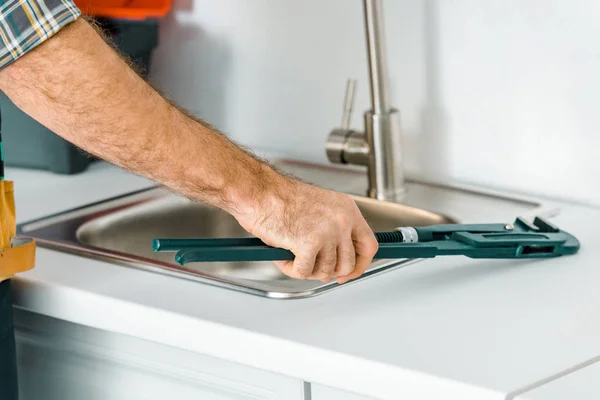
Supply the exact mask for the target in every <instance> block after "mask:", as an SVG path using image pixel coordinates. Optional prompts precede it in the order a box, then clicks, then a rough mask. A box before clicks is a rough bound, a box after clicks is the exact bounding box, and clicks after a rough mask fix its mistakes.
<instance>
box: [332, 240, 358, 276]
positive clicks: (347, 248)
mask: <svg viewBox="0 0 600 400" xmlns="http://www.w3.org/2000/svg"><path fill="white" fill-rule="evenodd" d="M355 267H356V250H355V249H354V242H353V241H352V235H351V234H350V233H348V236H347V237H346V238H344V239H343V240H342V241H341V242H340V244H339V246H338V248H337V265H336V267H335V272H334V276H336V277H341V276H346V275H349V274H351V273H352V272H353V271H354V269H355Z"/></svg>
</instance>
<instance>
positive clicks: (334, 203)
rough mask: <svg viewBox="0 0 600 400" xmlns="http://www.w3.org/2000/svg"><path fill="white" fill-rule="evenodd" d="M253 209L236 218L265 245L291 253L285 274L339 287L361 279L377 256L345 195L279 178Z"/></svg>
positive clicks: (370, 235)
mask: <svg viewBox="0 0 600 400" xmlns="http://www.w3.org/2000/svg"><path fill="white" fill-rule="evenodd" d="M275 185H277V186H276V189H275V190H274V191H272V192H270V193H269V195H268V196H267V197H266V198H265V199H264V200H263V201H262V202H261V204H260V206H259V207H257V208H256V209H254V210H252V209H250V212H249V213H247V214H241V215H239V216H236V217H237V218H238V221H239V222H240V224H241V225H242V226H243V227H244V228H245V229H246V230H248V231H249V232H251V233H252V234H254V235H255V236H257V237H259V238H261V239H262V240H263V241H264V242H265V243H267V244H268V245H271V246H274V247H280V248H285V249H287V250H291V251H292V252H293V253H294V254H295V256H296V258H295V260H294V261H280V262H277V263H276V264H277V267H278V268H279V269H280V270H281V271H282V272H283V273H284V274H286V275H288V276H291V277H294V278H300V279H318V280H321V281H323V282H328V281H330V280H331V279H332V278H337V280H338V282H339V283H344V282H346V281H348V280H350V279H354V278H357V277H359V276H360V275H362V273H363V272H364V271H365V270H366V269H367V267H368V266H369V263H370V262H371V260H372V259H373V256H374V255H375V253H376V252H377V249H378V243H377V240H376V239H375V235H374V234H373V231H372V230H371V228H370V227H369V225H368V224H367V222H366V221H365V220H364V218H363V216H362V215H361V213H360V211H359V210H358V207H357V206H356V204H355V203H354V201H352V199H351V198H349V197H348V196H345V195H342V194H339V193H336V192H331V191H326V190H321V189H318V188H315V187H313V186H310V185H307V184H304V183H301V182H297V181H295V180H292V179H287V178H283V177H281V178H280V179H277V180H276V181H274V185H273V186H274V187H275Z"/></svg>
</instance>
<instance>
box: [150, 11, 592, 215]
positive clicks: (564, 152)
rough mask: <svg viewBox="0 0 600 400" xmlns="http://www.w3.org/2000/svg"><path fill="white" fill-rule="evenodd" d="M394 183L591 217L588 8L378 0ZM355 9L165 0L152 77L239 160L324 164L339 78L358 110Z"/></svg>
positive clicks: (363, 75)
mask: <svg viewBox="0 0 600 400" xmlns="http://www.w3.org/2000/svg"><path fill="white" fill-rule="evenodd" d="M384 8H385V12H386V23H387V25H386V28H387V32H388V39H387V42H388V49H389V63H390V74H391V80H392V99H393V104H394V105H395V106H396V107H398V108H399V109H400V110H401V112H402V125H403V128H404V143H405V156H406V166H407V168H408V171H409V173H410V174H412V175H413V176H414V175H426V176H427V177H429V178H434V179H438V180H443V179H447V178H451V179H454V180H458V181H465V182H475V183H480V184H483V185H486V186H492V187H501V188H502V187H506V188H510V189H514V190H517V191H523V192H531V193H537V194H540V193H541V194H546V195H550V196H554V197H566V198H572V199H576V200H580V201H585V202H594V203H596V204H600V179H598V178H597V176H598V175H599V174H598V172H600V166H598V165H597V164H596V163H595V162H594V161H595V160H596V159H597V158H598V157H597V154H598V151H599V150H598V145H599V144H600V137H599V136H598V134H597V131H598V130H599V129H600V112H596V107H597V106H598V105H599V104H600V101H599V100H600V43H599V42H598V37H599V35H600V25H599V24H598V21H600V2H598V1H597V0H485V1H482V0H384ZM362 18H363V17H362V1H360V0H295V1H292V0H252V1H249V0H219V1H211V0H195V1H194V0H180V1H177V0H176V1H175V11H174V13H172V15H170V16H169V18H168V19H167V20H166V21H165V23H164V24H163V27H162V32H161V45H160V47H159V48H158V49H157V51H156V53H155V57H154V66H153V68H154V70H153V79H154V80H155V81H156V82H157V83H158V85H159V86H160V87H161V88H162V89H163V90H164V91H165V92H167V93H168V94H169V95H170V96H171V97H172V98H174V99H175V100H176V101H177V102H178V103H180V104H181V105H182V106H184V107H185V108H187V109H189V110H191V111H193V112H194V113H195V114H197V115H199V116H201V117H203V118H205V119H207V120H209V121H210V122H211V123H213V124H214V125H216V126H217V127H218V128H220V129H221V130H223V131H225V132H227V133H228V134H230V135H231V136H232V137H233V138H234V139H236V140H238V141H240V142H241V143H243V144H246V145H249V146H251V147H253V146H256V147H261V148H266V149H270V150H277V151H280V152H283V153H285V154H288V155H290V156H292V157H297V158H301V159H306V160H311V161H322V162H325V161H326V158H325V154H324V144H325V140H326V137H327V134H328V132H329V130H330V129H331V128H333V127H334V126H336V125H337V124H339V121H340V118H341V108H342V98H343V91H344V87H345V80H346V78H347V77H350V76H352V77H355V78H357V79H359V83H358V92H357V104H356V113H355V115H354V118H353V123H354V126H355V127H356V128H361V127H362V119H361V118H362V115H361V114H362V112H363V111H364V110H365V109H366V108H367V107H368V106H369V104H368V92H367V91H368V86H367V67H366V56H365V43H364V36H363V35H364V33H363V19H362Z"/></svg>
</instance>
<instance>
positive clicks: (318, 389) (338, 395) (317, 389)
mask: <svg viewBox="0 0 600 400" xmlns="http://www.w3.org/2000/svg"><path fill="white" fill-rule="evenodd" d="M311 400H377V399H375V398H373V397H365V396H360V395H358V394H354V393H349V392H344V391H342V390H339V389H334V388H330V387H328V386H322V385H315V384H313V385H311Z"/></svg>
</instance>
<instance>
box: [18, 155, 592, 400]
mask: <svg viewBox="0 0 600 400" xmlns="http://www.w3.org/2000/svg"><path fill="white" fill-rule="evenodd" d="M7 176H8V177H10V179H12V180H15V182H16V198H17V219H18V221H19V222H23V221H26V220H31V219H34V218H38V217H42V216H45V215H48V214H50V213H54V212H58V211H62V210H65V209H69V208H72V207H76V206H79V205H83V204H87V203H90V202H94V201H98V200H101V199H104V198H107V197H111V196H115V195H119V194H122V193H126V192H130V191H133V190H137V189H140V188H143V187H147V186H150V185H151V183H150V182H148V181H146V180H145V179H141V178H139V177H135V176H132V175H130V174H128V173H126V172H123V171H120V170H118V169H116V168H114V167H111V166H108V165H106V164H97V165H94V166H93V167H92V168H91V169H90V170H88V171H86V172H85V173H83V174H80V175H77V176H69V177H67V176H57V175H53V174H50V173H45V172H39V171H26V170H15V169H8V171H7ZM561 208H562V210H561V212H560V215H559V216H558V217H557V218H555V219H554V220H553V221H554V222H555V223H556V224H558V225H559V226H560V227H561V228H563V229H565V230H568V231H570V232H572V233H574V234H575V235H576V236H577V237H578V238H579V239H580V241H581V242H582V250H581V251H580V253H579V254H578V255H576V256H572V257H565V258H558V259H549V260H543V261H524V260H520V261H506V260H498V261H490V260H471V259H467V258H464V257H446V258H439V259H433V260H428V261H423V262H420V263H417V264H414V265H412V266H409V267H406V268H403V269H399V270H396V271H393V272H390V273H387V274H384V275H381V276H378V277H375V278H372V279H369V280H366V281H364V282H361V283H360V284H357V285H351V286H348V287H346V288H341V289H340V290H335V291H333V292H330V293H327V294H324V295H321V296H317V297H314V298H309V299H302V300H273V299H266V298H260V297H255V296H251V295H247V294H242V293H237V292H234V291H229V290H225V289H220V288H216V287H213V286H209V285H204V284H200V283H197V282H192V281H187V280H183V279H177V278H172V277H166V276H163V275H160V274H156V273H151V272H145V271H140V270H136V269H133V268H127V267H122V266H117V265H112V264H108V263H105V262H101V261H95V260H91V259H87V258H81V257H77V256H73V255H68V254H64V253H59V252H56V251H50V250H47V249H43V248H39V249H38V256H37V266H36V268H35V269H34V270H32V271H30V272H28V273H25V274H22V275H20V276H19V277H18V278H16V280H15V285H16V288H17V291H16V294H17V295H16V302H17V304H18V305H19V306H22V307H24V308H27V309H29V310H32V311H34V312H38V313H41V314H46V315H49V316H52V317H56V318H60V319H64V320H68V321H72V322H76V323H81V324H85V325H88V326H92V327H96V328H100V329H105V330H110V331H114V332H119V333H124V334H129V335H133V336H137V337H140V338H145V339H148V340H152V341H157V342H161V343H165V344H168V345H172V346H176V347H179V348H183V349H187V350H191V351H196V352H199V353H202V354H207V355H211V356H215V357H218V358H222V359H226V360H231V361H235V362H239V363H243V364H246V365H250V366H254V367H258V368H263V369H266V370H271V371H275V372H278V373H281V374H284V375H289V376H293V377H298V378H300V379H304V380H306V381H310V382H314V383H320V384H323V385H327V386H332V387H339V388H343V389H345V390H348V391H353V392H356V393H360V394H365V395H369V396H372V397H379V398H394V399H398V398H410V399H431V398H456V399H461V400H469V399H477V400H482V399H483V400H485V399H503V398H505V396H506V395H507V394H509V393H513V392H515V391H519V390H520V389H522V388H523V387H526V386H528V385H531V384H533V383H535V382H537V381H540V380H543V379H544V378H546V377H548V376H551V375H554V374H557V373H560V372H561V371H564V370H566V369H568V368H570V367H572V366H574V365H577V364H580V363H583V362H585V361H587V360H590V359H592V358H594V357H596V356H599V355H600V313H599V312H598V310H599V309H600V290H598V282H600V268H599V266H598V259H599V258H600V246H598V245H597V243H598V237H600V211H599V210H597V209H593V208H586V207H583V206H577V205H563V206H562V207H561ZM493 222H497V221H493ZM350 377H352V378H350Z"/></svg>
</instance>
